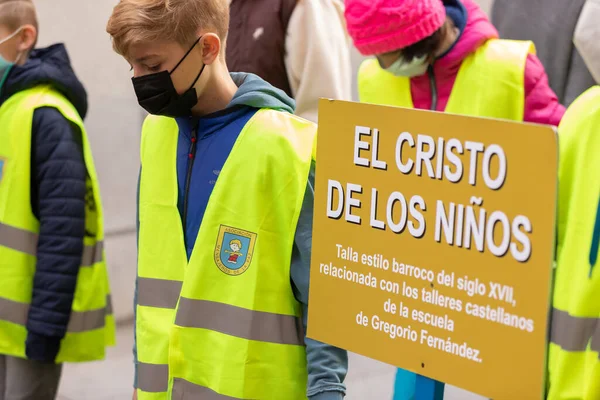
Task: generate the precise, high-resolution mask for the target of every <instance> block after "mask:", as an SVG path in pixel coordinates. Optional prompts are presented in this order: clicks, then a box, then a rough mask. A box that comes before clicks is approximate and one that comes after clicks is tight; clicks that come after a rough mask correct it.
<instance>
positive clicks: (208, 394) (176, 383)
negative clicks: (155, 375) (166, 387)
mask: <svg viewBox="0 0 600 400" xmlns="http://www.w3.org/2000/svg"><path fill="white" fill-rule="evenodd" d="M173 398H174V399H183V398H186V399H202V400H239V399H238V398H237V397H229V396H225V395H222V394H219V393H217V392H215V391H214V390H212V389H209V388H207V387H204V386H200V385H196V384H195V383H192V382H188V381H186V380H185V379H180V378H175V379H173Z"/></svg>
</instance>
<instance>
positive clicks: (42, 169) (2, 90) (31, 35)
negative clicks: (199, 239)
mask: <svg viewBox="0 0 600 400" xmlns="http://www.w3.org/2000/svg"><path fill="white" fill-rule="evenodd" d="M37 26H38V24H37V18H36V12H35V8H34V5H33V3H32V1H31V0H0V400H52V399H54V398H55V396H56V392H57V389H58V384H59V380H60V376H61V369H62V363H63V362H83V361H92V360H101V359H102V358H104V351H105V347H106V345H107V344H110V343H111V342H112V341H113V340H114V320H113V317H112V313H111V312H110V306H109V305H108V304H107V301H108V293H109V291H108V278H107V273H106V266H105V264H104V256H103V252H102V242H101V240H102V237H103V232H102V221H101V218H102V210H101V203H100V198H99V192H98V185H97V179H96V172H95V169H94V164H93V161H92V157H91V152H90V149H89V146H88V143H87V135H86V132H85V127H84V126H83V121H82V119H83V118H84V117H85V114H86V112H87V96H86V92H85V89H84V88H83V85H82V84H81V83H80V82H79V80H78V79H77V77H76V76H75V74H74V72H73V69H72V68H71V65H70V62H69V57H68V55H67V52H66V50H65V48H64V47H63V46H62V45H54V46H51V47H49V48H46V49H35V50H33V47H34V46H35V43H36V40H37ZM76 292H77V296H75V293H76ZM76 297H77V299H76V300H75V298H76Z"/></svg>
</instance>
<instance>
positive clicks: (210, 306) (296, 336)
mask: <svg viewBox="0 0 600 400" xmlns="http://www.w3.org/2000/svg"><path fill="white" fill-rule="evenodd" d="M175 324H176V325H179V326H181V327H184V328H202V329H209V330H212V331H216V332H220V333H224V334H226V335H231V336H236V337H239V338H243V339H248V340H256V341H259V342H270V343H278V344H289V345H298V346H303V345H304V329H303V327H302V321H301V320H300V318H296V317H294V316H292V315H282V314H272V313H267V312H262V311H253V310H248V309H246V308H241V307H235V306H231V305H228V304H223V303H216V302H212V301H205V300H192V299H186V298H185V297H182V298H181V299H180V300H179V307H178V309H177V317H176V318H175Z"/></svg>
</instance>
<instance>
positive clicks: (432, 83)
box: [427, 65, 438, 111]
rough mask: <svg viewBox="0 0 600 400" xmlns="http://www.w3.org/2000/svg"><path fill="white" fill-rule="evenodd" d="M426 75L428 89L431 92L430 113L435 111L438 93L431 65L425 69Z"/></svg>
mask: <svg viewBox="0 0 600 400" xmlns="http://www.w3.org/2000/svg"><path fill="white" fill-rule="evenodd" d="M427 75H429V87H430V90H431V111H435V110H437V103H438V93H437V83H436V81H435V73H434V72H433V65H429V67H427Z"/></svg>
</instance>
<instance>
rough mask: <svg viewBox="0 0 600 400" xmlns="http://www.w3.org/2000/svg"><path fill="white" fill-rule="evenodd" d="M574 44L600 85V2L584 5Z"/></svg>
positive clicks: (595, 0) (589, 2)
mask: <svg viewBox="0 0 600 400" xmlns="http://www.w3.org/2000/svg"><path fill="white" fill-rule="evenodd" d="M573 42H574V43H575V47H576V48H577V50H578V51H579V54H581V57H582V58H583V60H584V61H585V64H586V65H587V67H588V69H589V70H590V73H591V74H592V76H593V77H594V79H595V80H596V82H597V83H600V0H587V2H586V3H585V4H584V6H583V9H582V10H581V14H580V17H579V22H578V23H577V27H576V28H575V34H574V36H573Z"/></svg>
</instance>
